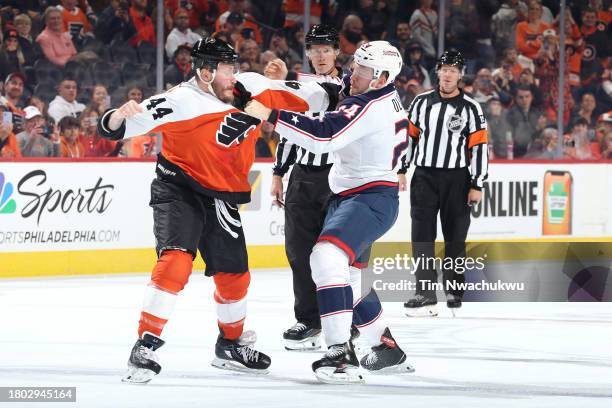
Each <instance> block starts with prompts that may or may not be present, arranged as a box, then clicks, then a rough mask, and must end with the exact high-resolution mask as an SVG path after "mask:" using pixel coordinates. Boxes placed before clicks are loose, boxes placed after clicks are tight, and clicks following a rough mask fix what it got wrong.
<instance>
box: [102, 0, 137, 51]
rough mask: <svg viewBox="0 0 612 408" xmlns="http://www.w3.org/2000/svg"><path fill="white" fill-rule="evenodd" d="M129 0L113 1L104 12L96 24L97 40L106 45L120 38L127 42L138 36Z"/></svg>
mask: <svg viewBox="0 0 612 408" xmlns="http://www.w3.org/2000/svg"><path fill="white" fill-rule="evenodd" d="M129 8H130V5H129V3H128V0H111V1H110V5H109V6H108V7H107V8H105V9H104V10H102V13H100V17H99V18H98V22H97V24H96V28H95V33H96V38H97V39H99V40H100V41H102V42H103V43H105V44H110V42H111V41H112V40H113V39H115V38H118V39H120V40H121V41H124V42H125V41H127V40H129V39H130V38H132V37H133V36H134V35H136V27H134V22H133V21H132V19H131V18H130V13H129Z"/></svg>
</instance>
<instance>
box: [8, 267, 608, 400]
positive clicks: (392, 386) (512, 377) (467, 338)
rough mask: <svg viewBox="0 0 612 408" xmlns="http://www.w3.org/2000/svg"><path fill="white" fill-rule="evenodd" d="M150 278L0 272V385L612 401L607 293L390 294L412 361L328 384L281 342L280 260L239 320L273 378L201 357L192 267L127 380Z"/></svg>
mask: <svg viewBox="0 0 612 408" xmlns="http://www.w3.org/2000/svg"><path fill="white" fill-rule="evenodd" d="M148 280H149V276H148V274H133V275H125V276H103V277H79V278H54V279H27V280H2V281H0V386H62V387H68V386H75V387H77V403H76V404H75V403H54V404H52V405H50V406H53V407H59V406H67V407H74V406H78V407H191V406H202V407H253V406H258V407H308V408H313V407H315V408H323V407H339V408H353V407H374V408H377V407H380V408H382V407H399V406H401V407H408V408H416V407H427V408H432V407H470V408H478V407H486V408H491V407H495V408H498V407H513V408H514V407H554V408H559V407H579V408H586V407H589V408H590V407H606V408H609V407H612V341H611V340H612V303H469V304H465V305H464V308H462V309H461V311H460V317H457V318H452V317H450V314H449V313H448V311H447V310H445V308H444V307H443V308H442V313H441V316H440V317H438V318H421V319H414V318H407V317H405V316H404V314H403V310H402V305H401V304H400V303H385V304H384V308H385V313H386V317H387V320H388V323H389V325H390V327H391V330H392V332H393V334H394V335H395V337H396V339H397V340H398V341H399V343H400V344H401V346H402V347H403V348H404V350H405V351H406V352H407V353H408V354H409V361H410V362H411V363H413V365H414V366H415V368H416V372H415V373H414V374H407V375H402V376H397V375H396V376H387V377H383V376H372V375H365V378H366V384H364V385H351V386H338V385H324V384H320V383H318V382H317V381H316V379H315V377H314V376H313V374H312V371H311V369H310V364H311V363H312V361H313V360H315V359H317V358H319V356H320V355H321V353H322V352H315V353H305V352H302V353H296V352H288V351H285V350H284V348H283V347H282V344H281V341H280V339H281V333H282V331H283V330H284V329H286V328H287V327H288V326H289V325H291V324H292V323H293V311H292V310H293V309H292V307H293V304H292V293H291V279H290V273H289V271H288V270H283V269H279V270H256V271H254V272H253V279H252V284H251V289H250V291H249V306H248V317H247V327H246V328H247V329H254V330H256V331H257V334H258V342H257V344H256V347H257V348H258V349H260V350H262V351H264V352H265V353H268V354H269V355H270V356H271V357H272V366H271V372H270V374H269V375H267V376H252V375H245V374H233V373H231V372H227V371H222V370H219V369H215V368H213V367H211V366H210V361H211V360H212V357H213V347H214V343H215V339H216V335H217V327H216V319H215V314H214V305H213V300H212V292H213V285H212V280H211V279H208V278H205V277H203V275H202V274H201V273H194V275H193V276H192V277H191V280H190V282H189V284H188V285H187V287H186V289H185V290H184V291H183V292H182V293H181V296H180V297H179V300H178V302H177V307H176V310H175V312H174V314H173V315H172V317H171V319H170V322H169V323H168V324H167V326H166V328H165V330H164V333H163V336H162V337H163V338H164V340H166V345H165V346H164V347H163V348H161V349H160V350H159V352H158V355H159V357H160V359H161V364H162V366H163V369H162V372H161V374H160V375H158V376H156V377H155V378H154V379H153V381H152V382H151V383H149V384H147V385H140V386H138V385H129V384H123V383H121V382H120V378H121V376H122V374H123V373H124V370H125V365H126V360H127V358H128V354H129V352H130V349H131V347H132V345H133V343H134V341H135V340H136V328H137V322H138V318H139V313H140V307H141V304H142V294H143V291H144V287H145V285H146V283H147V282H148ZM441 306H443V305H442V304H441ZM0 406H15V407H17V406H19V407H25V406H36V407H40V406H41V405H40V404H39V403H30V404H28V403H20V404H16V405H15V404H6V403H5V404H4V405H2V403H0ZM45 406H46V405H45Z"/></svg>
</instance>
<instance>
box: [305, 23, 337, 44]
mask: <svg viewBox="0 0 612 408" xmlns="http://www.w3.org/2000/svg"><path fill="white" fill-rule="evenodd" d="M305 43H306V48H310V47H311V46H313V45H332V46H333V47H334V48H339V47H340V37H339V36H338V31H336V29H335V28H334V27H331V26H327V25H323V24H315V25H313V26H312V28H311V29H310V30H308V33H306V38H305Z"/></svg>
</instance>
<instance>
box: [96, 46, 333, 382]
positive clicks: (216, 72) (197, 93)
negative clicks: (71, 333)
mask: <svg viewBox="0 0 612 408" xmlns="http://www.w3.org/2000/svg"><path fill="white" fill-rule="evenodd" d="M192 57H193V66H194V69H195V72H196V75H195V76H194V77H193V78H192V79H190V80H189V81H186V82H183V83H181V84H180V85H178V86H176V87H174V88H172V89H170V90H169V91H167V92H165V93H162V94H159V95H156V96H153V97H151V98H149V99H147V100H145V101H143V102H142V103H140V104H138V103H136V102H134V101H129V102H127V103H126V104H124V105H123V106H121V107H120V108H118V109H110V110H109V111H107V112H106V113H105V114H104V115H103V116H102V118H101V120H100V121H99V126H98V131H99V132H100V134H101V135H103V136H105V137H107V138H110V139H114V140H119V139H122V138H124V137H133V136H137V135H141V134H145V133H148V132H151V131H156V132H161V133H162V135H163V139H162V151H161V153H160V154H159V155H158V161H157V166H156V173H157V178H156V179H155V180H154V181H153V182H152V185H151V202H150V205H151V207H153V218H154V234H155V240H156V251H157V255H158V260H157V263H156V265H155V267H154V269H153V272H152V276H151V281H150V283H149V285H148V286H147V288H146V292H145V299H144V305H143V308H142V312H141V316H140V322H139V326H138V340H137V341H136V343H135V344H134V347H133V349H132V352H131V354H130V358H129V360H128V372H127V374H126V376H125V377H124V379H123V380H124V381H126V382H133V383H146V382H148V381H150V380H151V378H152V377H153V376H154V375H156V374H159V372H160V371H161V366H160V364H159V361H158V357H157V355H156V350H157V349H158V348H159V347H161V346H162V345H163V344H164V341H163V340H162V339H161V333H162V330H163V328H164V325H165V324H166V322H167V321H168V319H169V317H170V314H171V312H172V310H173V309H174V304H175V302H176V298H177V295H178V293H179V292H180V291H181V290H182V289H183V287H184V286H185V284H186V283H187V281H188V279H189V276H190V275H191V271H192V263H193V259H194V257H195V256H196V252H197V251H198V250H199V251H200V254H201V256H202V258H203V259H204V261H205V263H206V272H205V273H206V275H207V276H212V277H213V279H214V282H215V286H216V291H215V293H214V300H215V303H216V305H217V320H218V326H219V332H220V334H219V336H218V338H217V343H216V347H215V354H216V357H215V359H214V360H213V362H212V364H213V366H215V367H218V368H223V369H231V370H237V371H250V372H260V373H261V372H264V373H265V372H267V368H268V367H269V366H270V362H271V360H270V357H268V356H267V355H265V354H263V353H261V352H259V351H256V350H255V349H254V348H252V347H251V344H246V343H245V342H244V341H243V340H245V339H244V337H241V335H242V334H243V326H244V320H245V317H246V293H247V290H248V287H249V282H250V274H249V268H248V260H247V251H246V244H245V239H244V234H243V230H242V224H241V221H240V215H239V213H238V210H237V206H236V204H240V203H245V202H248V201H250V190H251V188H250V186H249V183H248V173H249V169H250V167H251V165H252V163H253V161H254V158H255V142H256V139H257V135H258V134H259V126H260V121H259V120H257V119H255V118H252V117H250V116H248V115H246V114H244V113H243V112H241V111H239V110H238V109H237V108H236V107H234V106H232V103H234V104H235V105H237V106H239V107H241V106H240V105H241V104H244V103H246V99H248V98H249V97H250V94H252V95H253V98H256V99H258V100H260V101H265V99H266V98H269V97H271V96H274V97H275V100H276V101H277V103H278V102H279V101H280V102H282V104H284V105H286V106H287V108H289V109H291V108H294V109H296V110H298V109H303V108H304V107H307V108H308V109H319V110H325V108H326V107H327V106H328V105H329V103H330V102H331V101H330V99H329V98H330V97H328V96H326V94H325V92H323V93H322V92H321V88H320V87H319V88H318V89H316V90H314V89H310V90H309V89H308V87H307V86H303V87H299V89H292V88H291V86H290V85H291V84H289V86H287V84H286V83H284V82H278V83H272V82H271V81H268V80H267V79H266V78H265V77H263V76H261V75H258V74H251V73H249V74H241V76H240V77H239V79H240V81H241V83H244V86H243V85H241V84H237V82H236V80H237V78H236V76H235V74H236V68H235V67H236V62H237V59H238V56H237V54H236V53H235V51H234V49H233V48H232V47H231V46H230V45H228V44H227V43H225V42H224V41H222V40H219V39H212V38H207V39H204V40H199V41H198V42H196V44H195V45H194V47H193V49H192ZM264 85H265V86H264ZM245 86H246V87H247V88H248V89H249V90H250V91H251V92H250V93H249V92H247V89H245ZM314 86H315V87H316V86H317V85H316V84H314ZM275 93H276V94H275ZM278 94H280V95H281V97H280V98H279V97H278ZM236 95H237V96H238V97H236Z"/></svg>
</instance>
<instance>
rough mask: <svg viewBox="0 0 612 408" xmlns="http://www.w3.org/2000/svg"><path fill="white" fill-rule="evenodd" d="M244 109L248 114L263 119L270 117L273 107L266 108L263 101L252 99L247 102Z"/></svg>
mask: <svg viewBox="0 0 612 408" xmlns="http://www.w3.org/2000/svg"><path fill="white" fill-rule="evenodd" d="M244 111H245V112H246V113H247V114H249V115H251V116H253V117H254V118H257V119H261V120H268V118H269V117H270V112H272V109H270V108H266V107H265V106H264V105H262V104H261V103H259V102H257V101H256V100H254V99H252V100H251V101H250V102H249V103H247V105H246V107H245V108H244Z"/></svg>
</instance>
